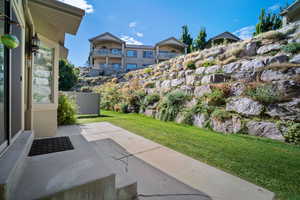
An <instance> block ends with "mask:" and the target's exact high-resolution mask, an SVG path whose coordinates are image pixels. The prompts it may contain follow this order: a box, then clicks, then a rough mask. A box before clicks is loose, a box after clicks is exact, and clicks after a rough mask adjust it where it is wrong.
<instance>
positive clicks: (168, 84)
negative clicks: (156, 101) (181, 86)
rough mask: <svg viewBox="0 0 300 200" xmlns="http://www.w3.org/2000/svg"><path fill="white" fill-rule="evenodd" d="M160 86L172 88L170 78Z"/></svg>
mask: <svg viewBox="0 0 300 200" xmlns="http://www.w3.org/2000/svg"><path fill="white" fill-rule="evenodd" d="M160 87H161V88H162V89H169V88H171V81H170V80H164V81H163V82H162V83H161V85H160Z"/></svg>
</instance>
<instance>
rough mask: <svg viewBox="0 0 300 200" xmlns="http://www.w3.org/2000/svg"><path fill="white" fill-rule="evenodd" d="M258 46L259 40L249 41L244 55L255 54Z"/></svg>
mask: <svg viewBox="0 0 300 200" xmlns="http://www.w3.org/2000/svg"><path fill="white" fill-rule="evenodd" d="M257 48H258V44H257V42H250V43H248V44H247V45H246V47H245V49H244V52H243V56H255V55H256V50H257Z"/></svg>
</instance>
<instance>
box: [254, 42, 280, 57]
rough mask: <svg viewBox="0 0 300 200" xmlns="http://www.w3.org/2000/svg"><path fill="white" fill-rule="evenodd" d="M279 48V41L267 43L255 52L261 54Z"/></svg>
mask: <svg viewBox="0 0 300 200" xmlns="http://www.w3.org/2000/svg"><path fill="white" fill-rule="evenodd" d="M280 49H281V44H280V43H275V44H269V45H265V46H262V47H260V48H259V49H258V50H257V54H259V55H262V54H266V53H269V52H271V51H279V50H280Z"/></svg>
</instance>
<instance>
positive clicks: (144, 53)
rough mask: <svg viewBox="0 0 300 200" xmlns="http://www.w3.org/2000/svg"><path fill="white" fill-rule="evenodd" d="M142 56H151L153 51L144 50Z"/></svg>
mask: <svg viewBox="0 0 300 200" xmlns="http://www.w3.org/2000/svg"><path fill="white" fill-rule="evenodd" d="M143 57H144V58H153V57H154V56H153V51H144V52H143Z"/></svg>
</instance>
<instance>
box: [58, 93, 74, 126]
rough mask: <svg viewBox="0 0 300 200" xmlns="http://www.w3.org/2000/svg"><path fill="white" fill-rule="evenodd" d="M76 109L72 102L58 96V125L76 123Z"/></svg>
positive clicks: (64, 96)
mask: <svg viewBox="0 0 300 200" xmlns="http://www.w3.org/2000/svg"><path fill="white" fill-rule="evenodd" d="M76 113H77V108H76V104H75V102H74V101H73V100H71V99H70V98H68V97H67V96H66V95H63V94H61V95H59V97H58V109H57V123H58V125H70V124H75V123H76V120H77V118H76Z"/></svg>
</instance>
